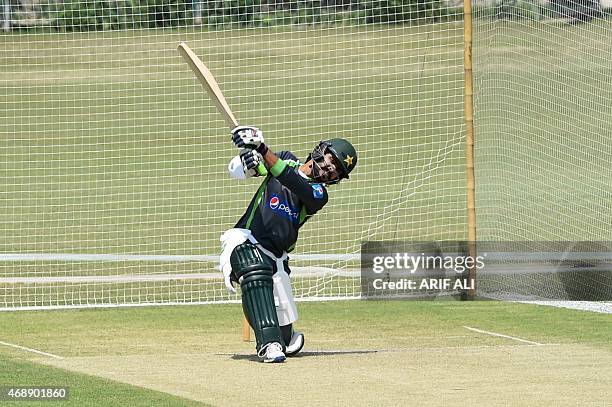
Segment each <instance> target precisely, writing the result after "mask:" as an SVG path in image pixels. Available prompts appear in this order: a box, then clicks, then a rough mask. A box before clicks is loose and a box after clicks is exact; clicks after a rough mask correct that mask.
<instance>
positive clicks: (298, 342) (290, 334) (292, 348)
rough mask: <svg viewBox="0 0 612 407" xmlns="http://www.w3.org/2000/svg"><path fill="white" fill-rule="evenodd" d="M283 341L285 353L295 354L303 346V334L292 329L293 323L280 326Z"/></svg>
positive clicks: (288, 354)
mask: <svg viewBox="0 0 612 407" xmlns="http://www.w3.org/2000/svg"><path fill="white" fill-rule="evenodd" d="M280 329H281V333H282V335H283V341H284V342H285V355H287V356H295V355H297V354H298V353H299V352H300V351H301V350H302V348H303V347H304V334H303V333H301V332H299V331H294V330H293V324H289V325H284V326H281V327H280Z"/></svg>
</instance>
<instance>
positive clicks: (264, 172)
mask: <svg viewBox="0 0 612 407" xmlns="http://www.w3.org/2000/svg"><path fill="white" fill-rule="evenodd" d="M257 173H258V174H259V175H261V176H262V177H265V176H266V175H268V170H267V169H266V166H265V165H264V163H259V165H258V166H257Z"/></svg>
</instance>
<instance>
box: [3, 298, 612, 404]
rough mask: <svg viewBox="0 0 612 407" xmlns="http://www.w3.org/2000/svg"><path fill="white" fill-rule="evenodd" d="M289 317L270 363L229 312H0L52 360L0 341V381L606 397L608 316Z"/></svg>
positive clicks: (446, 310) (177, 390)
mask: <svg viewBox="0 0 612 407" xmlns="http://www.w3.org/2000/svg"><path fill="white" fill-rule="evenodd" d="M300 311H301V319H300V321H299V328H300V329H303V330H304V331H305V333H306V346H305V348H304V351H303V353H302V355H301V356H299V357H295V358H292V359H288V360H287V362H286V363H285V364H282V365H264V364H262V363H260V362H258V361H257V358H256V357H255V356H254V349H253V348H254V343H243V342H242V341H241V340H240V332H239V331H240V329H239V327H240V319H241V311H240V309H239V307H238V306H234V305H219V306H185V307H159V308H142V309H137V308H127V309H104V310H81V311H49V312H47V311H45V312H23V313H21V312H20V313H3V314H0V331H1V332H2V336H1V340H2V341H3V342H7V343H13V344H19V345H21V346H26V347H28V348H33V349H37V350H40V351H44V352H47V353H51V354H54V355H56V356H59V357H61V359H55V358H50V357H44V356H39V355H36V354H33V353H30V352H26V351H23V350H19V349H14V348H10V347H7V346H0V361H1V363H2V364H3V365H5V366H7V368H8V370H4V369H3V371H4V372H5V373H3V374H1V375H0V386H2V385H22V386H23V385H27V384H35V385H44V384H54V385H65V386H69V387H70V391H71V399H70V403H72V404H67V405H99V406H104V405H109V406H110V405H117V403H119V404H124V405H125V404H127V403H128V402H129V403H130V404H133V405H154V404H164V405H192V404H190V403H193V404H196V403H202V404H203V405H214V406H236V405H279V406H281V405H287V403H290V404H292V405H297V406H302V405H304V406H312V405H321V406H326V405H329V406H331V405H346V404H351V405H360V406H361V405H363V406H368V405H381V406H392V405H428V406H447V405H449V404H452V403H454V402H457V400H462V402H465V403H468V404H472V405H482V406H485V405H486V406H524V405H530V406H574V405H578V404H579V405H604V404H605V403H606V402H607V401H609V398H610V394H611V393H610V389H609V380H610V378H611V377H612V368H611V366H612V341H611V339H610V338H612V316H611V315H609V314H594V313H587V312H581V311H575V310H567V309H558V308H551V307H543V306H536V305H526V304H512V303H502V302H487V301H485V302H473V303H457V302H453V301H435V302H433V301H424V302H377V301H344V302H331V303H302V304H300ZM466 326H467V327H471V328H475V329H479V330H482V331H486V332H488V333H479V332H474V331H471V330H468V329H466V328H465V327H466ZM492 334H501V335H506V337H499V336H494V335H492ZM524 341H527V342H524ZM52 369H60V370H52ZM9 370H10V371H11V372H16V373H11V374H9V373H6V372H7V371H9ZM128 385H129V386H128ZM272 388H273V389H274V390H273V391H272V390H271V389H272Z"/></svg>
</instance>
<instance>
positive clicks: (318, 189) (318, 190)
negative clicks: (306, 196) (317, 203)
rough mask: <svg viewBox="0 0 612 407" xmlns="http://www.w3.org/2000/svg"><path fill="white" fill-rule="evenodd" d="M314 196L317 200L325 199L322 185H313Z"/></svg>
mask: <svg viewBox="0 0 612 407" xmlns="http://www.w3.org/2000/svg"><path fill="white" fill-rule="evenodd" d="M312 196H314V197H315V198H317V199H321V198H323V186H322V185H321V184H312Z"/></svg>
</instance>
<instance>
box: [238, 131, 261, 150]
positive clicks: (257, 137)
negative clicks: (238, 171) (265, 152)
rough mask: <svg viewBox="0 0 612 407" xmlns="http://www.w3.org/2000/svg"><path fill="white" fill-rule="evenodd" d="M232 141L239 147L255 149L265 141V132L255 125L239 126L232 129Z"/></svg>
mask: <svg viewBox="0 0 612 407" xmlns="http://www.w3.org/2000/svg"><path fill="white" fill-rule="evenodd" d="M232 141H233V142H234V144H235V145H236V147H238V148H250V149H251V150H255V149H256V148H257V147H259V146H260V145H262V144H263V143H264V137H263V132H262V131H261V130H260V129H258V128H257V127H253V126H238V127H236V128H235V129H234V130H232Z"/></svg>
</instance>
